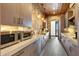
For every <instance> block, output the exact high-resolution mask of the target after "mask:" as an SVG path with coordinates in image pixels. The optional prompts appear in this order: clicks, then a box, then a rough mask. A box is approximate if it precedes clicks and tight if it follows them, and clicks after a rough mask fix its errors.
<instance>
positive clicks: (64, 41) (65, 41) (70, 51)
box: [61, 35, 77, 56]
mask: <svg viewBox="0 0 79 59" xmlns="http://www.w3.org/2000/svg"><path fill="white" fill-rule="evenodd" d="M61 42H62V44H63V45H64V48H65V50H66V52H67V54H68V55H70V56H72V55H76V54H75V53H76V51H75V48H76V47H77V46H75V45H74V44H72V42H71V41H70V39H69V38H68V37H65V36H63V35H62V39H61ZM73 52H74V53H73Z"/></svg>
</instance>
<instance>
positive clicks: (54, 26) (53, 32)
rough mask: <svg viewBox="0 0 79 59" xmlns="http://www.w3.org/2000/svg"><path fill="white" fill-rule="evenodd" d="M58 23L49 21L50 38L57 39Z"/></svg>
mask: <svg viewBox="0 0 79 59" xmlns="http://www.w3.org/2000/svg"><path fill="white" fill-rule="evenodd" d="M58 35H59V21H51V37H58Z"/></svg>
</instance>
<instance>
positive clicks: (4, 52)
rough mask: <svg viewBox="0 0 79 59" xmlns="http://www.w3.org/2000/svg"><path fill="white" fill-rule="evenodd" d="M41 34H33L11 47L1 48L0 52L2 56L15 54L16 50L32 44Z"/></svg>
mask: <svg viewBox="0 0 79 59" xmlns="http://www.w3.org/2000/svg"><path fill="white" fill-rule="evenodd" d="M40 36H41V35H38V34H37V35H33V37H32V38H31V39H28V40H25V41H22V42H19V43H17V44H15V45H12V46H10V47H7V48H4V49H1V51H0V53H1V56H11V55H13V54H15V53H16V52H18V51H20V50H21V49H23V48H24V47H27V46H28V45H30V44H32V43H33V42H35V41H36V40H38V39H37V38H39V37H40Z"/></svg>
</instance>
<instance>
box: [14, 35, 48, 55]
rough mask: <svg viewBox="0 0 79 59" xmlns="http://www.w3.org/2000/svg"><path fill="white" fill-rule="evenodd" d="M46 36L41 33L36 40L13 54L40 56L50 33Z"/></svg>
mask: <svg viewBox="0 0 79 59" xmlns="http://www.w3.org/2000/svg"><path fill="white" fill-rule="evenodd" d="M44 37H45V36H43V35H41V36H40V37H38V38H37V40H36V41H35V42H33V43H32V44H30V45H29V46H27V47H25V48H23V49H22V50H20V51H19V52H17V53H15V54H14V55H13V56H39V55H40V54H41V52H42V50H43V47H44V46H45V44H46V42H47V40H48V38H49V35H47V36H46V38H44Z"/></svg>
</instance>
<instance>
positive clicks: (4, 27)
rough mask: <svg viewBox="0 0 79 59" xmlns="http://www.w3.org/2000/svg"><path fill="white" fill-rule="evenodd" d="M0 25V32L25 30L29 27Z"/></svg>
mask: <svg viewBox="0 0 79 59" xmlns="http://www.w3.org/2000/svg"><path fill="white" fill-rule="evenodd" d="M0 27H1V30H0V31H1V32H6V31H9V32H13V31H27V30H30V29H31V28H28V27H22V26H10V25H0Z"/></svg>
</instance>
